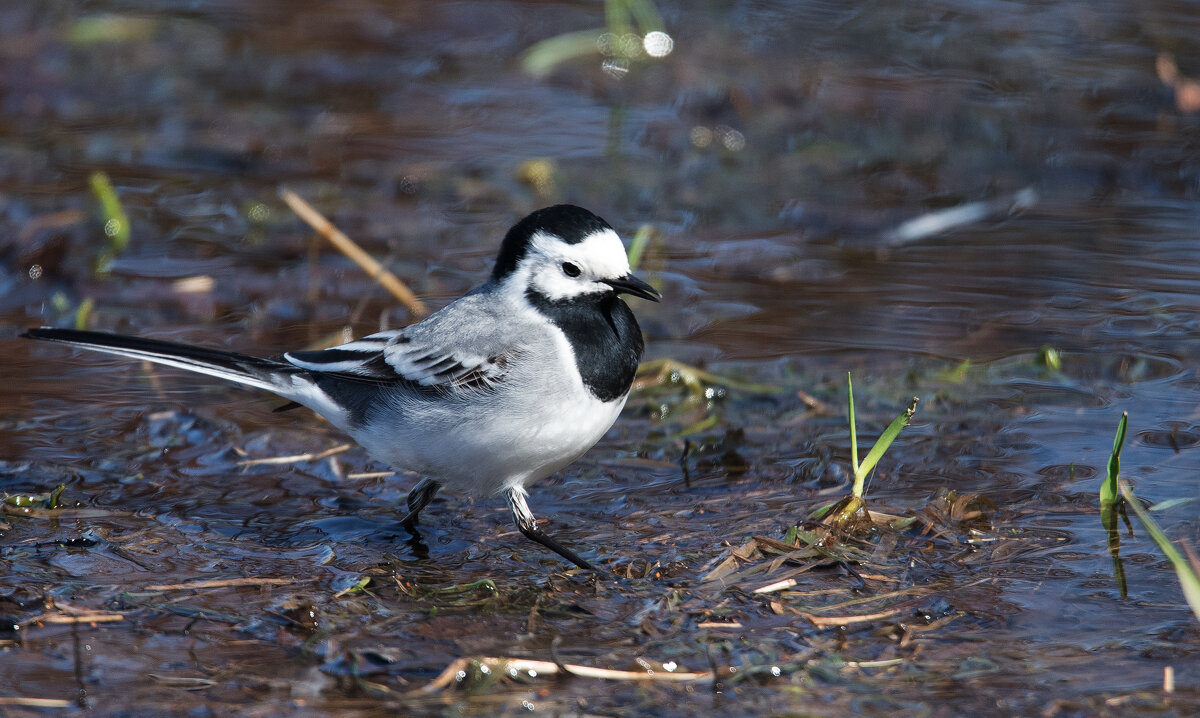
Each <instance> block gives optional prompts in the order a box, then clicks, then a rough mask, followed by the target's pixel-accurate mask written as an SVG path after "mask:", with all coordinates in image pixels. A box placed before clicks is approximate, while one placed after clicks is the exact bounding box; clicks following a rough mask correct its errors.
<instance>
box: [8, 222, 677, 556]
mask: <svg viewBox="0 0 1200 718" xmlns="http://www.w3.org/2000/svg"><path fill="white" fill-rule="evenodd" d="M620 294H632V295H634V296H637V297H642V298H645V299H650V300H653V301H658V299H659V297H660V295H659V293H658V292H657V291H656V290H655V289H654V288H653V287H651V286H650V285H649V284H647V283H645V282H643V281H642V280H640V279H638V278H636V277H634V276H633V275H632V274H631V273H630V269H629V261H628V259H627V258H626V255H625V248H624V246H623V245H622V244H621V239H620V237H618V236H617V233H616V232H615V231H614V230H613V228H612V227H611V226H609V224H608V223H607V222H605V221H604V220H603V219H601V218H599V217H597V216H596V215H594V214H592V213H591V212H589V211H587V210H585V209H582V208H580V207H575V206H572V205H565V204H564V205H556V206H554V207H547V208H546V209H542V210H538V211H537V212H534V213H533V214H531V215H529V216H528V217H526V218H524V219H522V220H521V221H520V222H518V223H517V224H516V225H515V226H514V227H513V228H512V229H510V230H509V231H508V234H507V235H506V236H505V237H504V242H503V243H502V244H501V245H500V253H499V255H498V256H497V258H496V266H495V269H493V270H492V276H491V278H490V279H489V280H488V281H487V282H485V283H484V284H482V285H480V286H479V287H476V288H475V289H473V290H472V291H470V292H469V293H467V294H466V295H464V296H462V297H460V298H459V299H457V300H456V301H454V302H452V303H451V304H449V305H447V306H446V307H445V308H444V309H442V310H441V311H439V312H437V313H435V314H433V315H431V316H429V317H427V318H425V319H424V320H422V321H420V322H418V323H416V324H412V325H409V326H407V327H404V328H403V329H394V330H391V331H385V332H379V333H378V334H372V335H370V336H367V337H363V338H362V339H358V340H356V341H352V342H350V343H349V344H343V345H341V346H337V347H333V348H331V349H321V350H315V351H294V352H288V353H286V354H284V355H283V357H282V359H262V358H258V357H252V356H247V355H244V354H235V353H232V352H225V351H219V350H215V349H206V348H203V347H194V346H189V345H186V344H176V343H173V342H164V341H157V340H154V339H141V338H138V337H129V336H122V335H118V334H109V333H104V332H90V331H78V330H74V329H55V328H49V327H43V328H40V329H31V330H29V331H28V332H26V333H25V334H23V335H22V336H25V337H29V338H32V339H47V340H50V341H55V342H62V343H65V344H71V345H74V346H80V347H86V348H88V349H94V350H97V351H101V352H108V353H110V354H118V355H120V356H126V357H134V358H137V359H144V360H146V361H152V362H158V363H160V364H166V365H169V366H173V367H178V368H181V369H187V370H189V371H194V372H199V373H201V374H208V375H210V376H215V377H219V378H221V379H225V380H228V381H232V382H236V383H238V384H244V385H247V386H252V387H257V388H259V389H266V390H267V391H270V392H274V393H275V394H278V395H279V396H282V397H284V398H286V399H289V400H291V401H292V402H295V403H296V404H301V405H303V406H306V407H308V408H310V409H312V410H313V411H315V412H317V413H318V414H320V415H321V416H324V417H325V418H326V419H328V420H329V421H330V422H331V423H332V424H333V425H334V426H336V427H338V428H339V429H341V430H342V431H344V432H346V433H347V434H349V435H350V436H352V437H354V439H355V440H356V441H357V442H358V443H359V444H361V445H362V446H363V447H365V448H366V450H367V452H368V453H370V455H371V456H372V457H374V458H375V459H378V460H379V461H382V462H385V463H387V464H389V465H391V466H394V467H397V468H402V469H409V470H412V471H415V472H418V473H419V474H421V475H422V476H424V478H422V479H421V480H420V481H419V482H418V483H417V484H416V486H414V487H413V489H412V490H411V491H410V492H409V493H408V499H407V503H408V514H407V515H406V516H405V517H404V518H403V519H402V521H401V523H402V524H404V525H405V526H406V527H408V528H409V529H410V530H414V529H413V526H414V525H415V523H416V520H417V514H418V513H420V511H421V509H423V508H424V507H425V506H426V505H427V504H428V503H429V502H430V501H431V500H432V499H433V496H434V494H436V493H437V491H438V489H440V488H442V487H443V486H449V487H451V488H455V489H462V490H465V491H468V492H470V493H471V494H474V495H475V496H479V497H487V496H493V495H496V494H501V493H502V494H505V495H506V496H507V498H508V506H509V509H510V510H511V511H512V516H513V520H514V521H515V522H516V524H517V528H518V529H519V530H520V531H521V533H522V534H524V535H525V536H526V537H528V538H530V539H533V540H534V541H537V542H538V543H540V544H542V545H543V546H545V547H547V548H549V549H550V550H552V551H554V552H556V553H558V554H559V555H560V556H562V557H563V558H565V559H567V560H568V561H571V562H572V563H574V564H576V565H578V566H580V567H582V568H585V569H592V565H591V564H589V563H588V562H587V561H585V560H583V559H582V558H580V557H579V556H578V555H577V554H575V552H573V551H571V550H570V549H568V548H566V547H564V546H562V545H561V544H559V543H558V542H557V541H555V540H554V539H553V538H551V537H550V536H548V535H546V534H545V533H543V532H542V531H540V530H539V529H538V527H537V519H535V518H534V516H533V514H532V513H531V512H530V510H529V506H528V504H526V503H525V496H526V492H525V487H526V486H528V485H529V484H531V483H533V482H535V481H537V480H538V479H542V478H545V477H546V476H549V475H550V474H552V473H554V472H555V471H558V470H559V469H561V468H563V467H564V466H566V465H567V464H570V463H571V462H572V461H574V460H575V459H577V458H579V457H580V456H582V455H583V453H584V452H586V451H587V450H588V449H590V448H592V446H593V445H594V444H595V443H596V442H597V441H599V440H600V437H601V436H603V435H604V433H605V432H606V431H608V429H609V427H611V426H612V424H613V422H614V421H616V418H617V415H618V414H619V413H620V411H621V408H622V407H624V405H625V400H626V398H627V397H628V396H629V389H630V387H631V386H632V384H633V376H634V373H635V371H636V370H637V365H638V361H639V360H640V359H641V356H642V348H643V344H642V334H641V329H640V328H639V327H638V323H637V320H636V319H634V316H633V312H631V311H630V310H629V307H628V306H626V304H625V302H623V301H622V300H621V299H620V298H619V297H618V295H620Z"/></svg>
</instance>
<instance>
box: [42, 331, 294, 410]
mask: <svg viewBox="0 0 1200 718" xmlns="http://www.w3.org/2000/svg"><path fill="white" fill-rule="evenodd" d="M21 336H23V337H26V338H28V339H44V340H46V341H52V342H59V343H61V344H70V345H71V346H76V347H82V348H85V349H92V350H94V351H98V352H105V353H107V354H116V355H117V356H123V357H131V358H134V359H144V360H145V361H150V362H155V363H156V364H166V365H167V366H173V367H178V368H180V369H186V370H188V371H194V372H198V373H200V374H207V375H209V376H215V377H217V378H218V379H224V380H226V381H231V382H234V383H235V384H244V385H246V386H252V387H255V388H258V389H265V390H267V391H269V392H273V393H275V394H279V395H280V396H283V397H285V398H287V399H293V400H300V399H303V398H304V397H306V396H308V395H309V394H310V393H311V388H310V387H311V386H312V382H311V381H307V380H305V379H303V378H301V377H300V376H298V375H300V374H303V373H305V372H304V370H302V369H300V368H298V367H296V366H293V365H292V364H288V363H286V362H281V361H275V360H273V359H261V358H259V357H252V356H248V355H246V354H237V353H234V352H226V351H220V350H218V349H206V348H204V347H196V346H190V345H188V344H179V343H176V342H164V341H160V340H157V339H143V338H141V337H130V336H125V335H123V334H110V333H107V332H89V331H83V330H79V329H56V328H54V327H39V328H37V329H30V330H29V331H27V332H25V333H24V334H22V335H21ZM297 380H299V381H297ZM304 385H307V387H305V386H304ZM305 388H309V391H305V390H304V389H305Z"/></svg>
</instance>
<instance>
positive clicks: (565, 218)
mask: <svg viewBox="0 0 1200 718" xmlns="http://www.w3.org/2000/svg"><path fill="white" fill-rule="evenodd" d="M492 281H494V282H496V283H498V284H499V285H500V286H501V287H502V288H503V289H504V290H505V291H511V292H514V293H520V294H524V293H525V292H526V291H532V292H536V293H537V294H538V295H540V296H541V297H543V298H545V299H546V300H549V301H552V302H557V301H571V300H575V299H580V298H584V297H587V296H589V295H602V294H604V293H617V294H632V295H634V296H637V297H642V298H643V299H649V300H652V301H656V302H657V301H658V300H659V297H660V295H659V293H658V291H657V290H655V289H654V288H653V287H651V286H650V285H649V284H647V283H646V282H644V281H642V280H640V279H638V278H637V277H635V276H633V274H632V273H631V272H630V270H629V259H628V258H627V257H626V254H625V246H624V245H623V244H622V243H621V238H620V237H619V236H617V233H616V231H614V230H613V228H612V227H611V226H609V224H608V222H605V221H604V220H603V219H600V218H599V217H597V216H596V215H594V214H592V213H591V212H589V211H587V210H586V209H583V208H582V207H576V206H574V205H569V204H559V205H555V206H553V207H547V208H545V209H540V210H538V211H536V212H534V213H533V214H531V215H529V216H528V217H526V218H525V219H522V220H521V221H520V222H518V223H517V224H516V225H514V226H513V228H512V229H510V230H509V231H508V234H507V235H506V236H505V237H504V242H503V243H502V244H501V245H500V254H499V256H498V257H497V258H496V267H495V269H494V270H493V271H492Z"/></svg>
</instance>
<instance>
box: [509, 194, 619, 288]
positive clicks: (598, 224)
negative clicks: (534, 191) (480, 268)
mask: <svg viewBox="0 0 1200 718" xmlns="http://www.w3.org/2000/svg"><path fill="white" fill-rule="evenodd" d="M604 229H612V226H611V225H609V223H608V222H605V221H604V220H602V219H600V218H599V217H597V216H596V215H594V214H592V213H591V212H589V211H587V210H586V209H584V208H583V207H576V206H575V205H573V204H556V205H554V206H553V207H546V208H545V209H539V210H538V211H536V212H534V213H533V214H531V215H529V216H528V217H526V218H525V219H523V220H521V221H520V222H517V223H516V224H515V225H513V228H512V229H510V230H508V234H506V235H504V241H503V242H502V243H501V244H500V254H499V255H498V256H497V257H496V267H495V269H493V270H492V279H493V280H497V281H498V280H500V279H503V278H504V277H506V276H508V275H509V274H510V273H511V272H512V271H513V270H514V269H516V268H517V262H520V261H521V257H524V256H525V251H526V250H527V249H528V248H529V239H530V238H531V237H532V236H533V235H534V233H536V232H538V231H542V232H545V233H547V234H553V235H554V236H556V237H558V238H560V239H562V241H564V242H566V243H567V244H575V243H577V242H582V241H583V240H584V238H585V237H587V236H588V235H591V234H595V233H596V232H599V231H601V230H604Z"/></svg>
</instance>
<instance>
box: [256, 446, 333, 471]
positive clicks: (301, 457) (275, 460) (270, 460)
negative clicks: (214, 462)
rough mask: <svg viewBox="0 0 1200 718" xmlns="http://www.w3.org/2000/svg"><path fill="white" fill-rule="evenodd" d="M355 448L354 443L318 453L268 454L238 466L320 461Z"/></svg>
mask: <svg viewBox="0 0 1200 718" xmlns="http://www.w3.org/2000/svg"><path fill="white" fill-rule="evenodd" d="M353 448H354V444H338V445H337V446H335V447H333V448H332V449H326V450H325V451H318V452H316V453H308V454H295V455H293V456H268V457H266V458H263V459H245V460H243V461H239V462H237V465H238V466H261V465H272V466H274V465H277V464H298V463H300V462H301V461H319V460H320V459H324V458H327V457H330V456H333V455H334V454H340V453H342V452H343V451H349V450H350V449H353Z"/></svg>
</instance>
